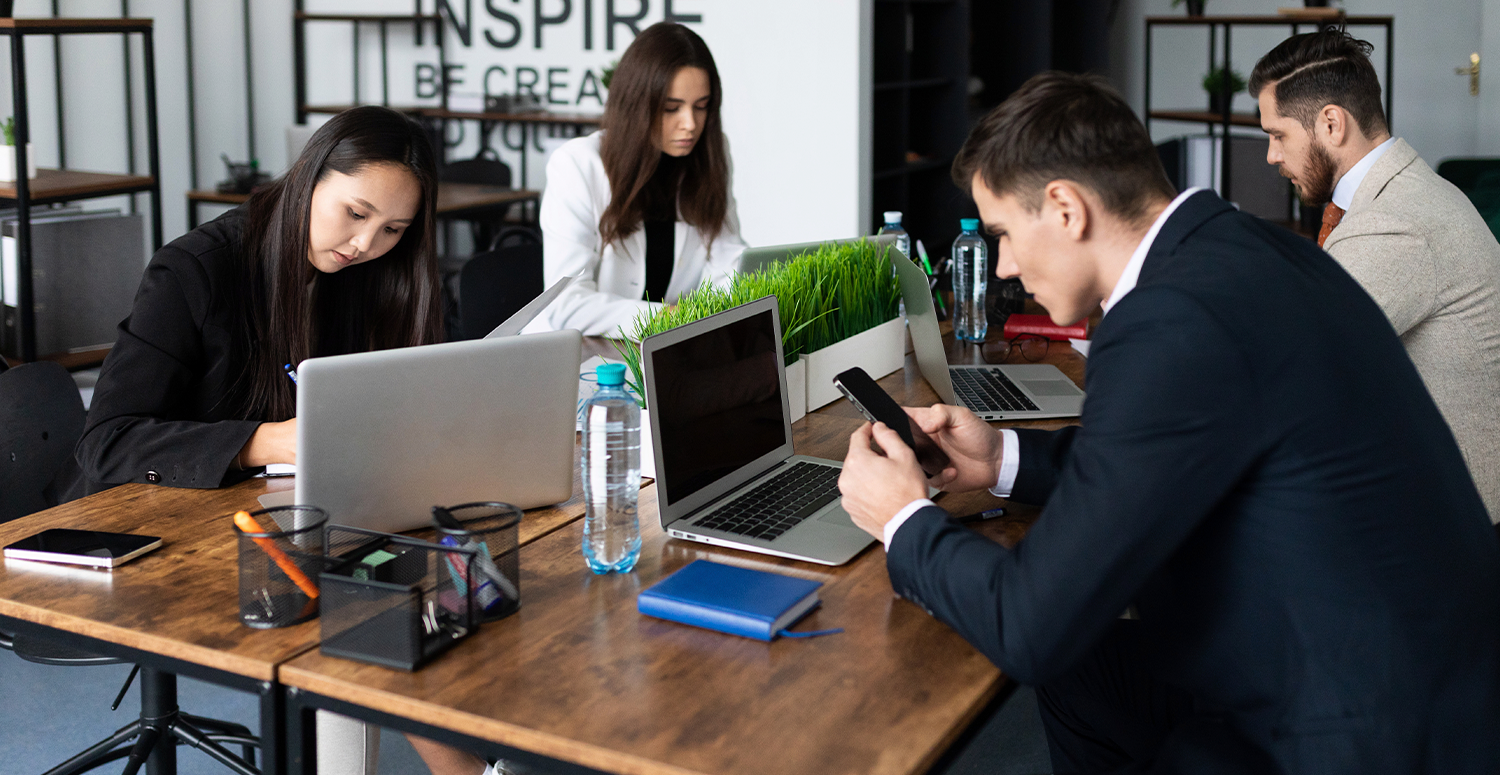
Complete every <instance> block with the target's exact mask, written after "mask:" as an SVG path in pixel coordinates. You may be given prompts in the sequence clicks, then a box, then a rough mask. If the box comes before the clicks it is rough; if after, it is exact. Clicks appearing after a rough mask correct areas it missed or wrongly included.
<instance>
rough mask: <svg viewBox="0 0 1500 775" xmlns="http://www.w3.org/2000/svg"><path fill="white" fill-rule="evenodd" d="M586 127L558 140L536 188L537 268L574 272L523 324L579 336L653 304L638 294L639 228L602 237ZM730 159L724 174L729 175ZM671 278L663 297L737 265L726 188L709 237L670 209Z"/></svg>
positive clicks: (599, 332)
mask: <svg viewBox="0 0 1500 775" xmlns="http://www.w3.org/2000/svg"><path fill="white" fill-rule="evenodd" d="M601 134H602V132H594V133H593V134H591V135H588V136H586V137H579V138H575V139H573V140H569V141H568V142H567V143H564V144H563V145H562V146H561V147H559V148H558V149H557V150H556V151H554V152H553V153H552V158H551V159H550V160H549V161H548V162H547V190H546V191H545V192H543V194H542V211H541V226H542V256H543V264H544V268H543V275H544V276H545V278H546V284H547V286H548V287H550V286H551V285H552V283H555V282H557V281H558V280H560V279H562V278H563V277H566V276H568V275H574V274H579V273H582V276H581V277H580V278H579V279H578V280H576V281H574V283H573V284H572V285H570V286H568V289H567V290H565V291H563V292H562V294H561V295H559V296H558V297H557V299H556V300H554V301H553V302H552V304H550V305H548V307H547V308H546V309H545V310H542V313H541V314H540V315H538V316H537V318H536V320H533V321H532V322H531V324H530V325H528V326H527V327H526V329H525V331H526V332H527V333H531V332H534V331H556V330H561V329H565V328H576V329H578V330H579V331H582V332H583V334H584V336H610V337H618V336H620V334H619V333H618V332H619V330H620V329H621V328H622V327H623V328H624V329H626V330H627V332H628V330H629V329H630V328H631V321H633V320H634V319H635V316H636V315H638V314H640V313H641V312H643V311H645V310H650V309H655V308H657V307H660V306H661V305H660V304H657V303H654V302H649V301H643V300H642V299H641V296H642V295H643V294H644V293H645V290H646V230H645V229H644V228H640V229H636V231H635V233H634V234H631V235H630V236H629V237H626V238H625V239H624V240H621V241H619V242H613V243H610V244H608V245H605V244H603V242H602V240H601V238H600V235H599V216H601V215H603V214H604V208H606V207H608V206H609V200H610V191H609V178H608V176H606V175H605V173H604V162H603V160H601V159H600V158H599V139H600V136H601ZM732 172H733V169H732V166H731V176H732ZM673 247H674V250H673V255H675V256H676V257H677V259H676V261H675V263H674V265H673V267H672V279H671V281H670V282H669V283H668V284H667V293H666V296H665V299H666V301H667V302H668V303H671V302H675V301H677V298H678V297H679V296H682V295H683V294H685V293H687V292H688V291H691V290H693V289H695V288H697V287H699V286H700V285H702V284H703V283H705V282H707V283H713V284H715V285H725V284H727V283H728V281H729V280H730V278H731V277H732V276H733V275H734V272H735V270H736V269H737V268H738V266H739V259H740V254H741V253H743V252H745V247H746V246H745V241H744V240H742V239H740V220H739V214H738V213H737V212H736V209H735V203H734V187H733V183H732V177H731V184H730V190H729V208H728V211H727V212H726V213H725V218H724V228H723V230H722V231H720V233H719V236H718V238H716V239H715V240H714V241H713V243H712V244H708V245H705V244H704V242H703V235H702V234H701V233H699V231H698V230H697V229H696V228H694V227H692V226H690V225H688V224H686V223H684V222H683V221H682V220H681V216H680V215H679V216H678V221H677V229H676V240H675V245H674V246H673Z"/></svg>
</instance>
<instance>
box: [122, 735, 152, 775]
mask: <svg viewBox="0 0 1500 775" xmlns="http://www.w3.org/2000/svg"><path fill="white" fill-rule="evenodd" d="M160 738H161V730H159V729H157V728H156V727H153V726H150V725H146V726H143V727H142V728H141V736H140V737H138V738H136V741H135V746H134V747H132V748H131V749H130V760H129V761H127V762H125V771H124V772H123V773H121V775H136V773H138V772H140V771H141V765H142V764H145V763H146V760H147V759H148V758H150V757H151V751H152V750H153V749H155V748H156V741H157V740H158V739H160Z"/></svg>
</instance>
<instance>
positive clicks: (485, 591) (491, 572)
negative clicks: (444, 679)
mask: <svg viewBox="0 0 1500 775" xmlns="http://www.w3.org/2000/svg"><path fill="white" fill-rule="evenodd" d="M432 521H433V523H434V524H435V525H437V534H438V541H439V543H441V544H443V545H444V546H451V547H457V548H460V549H473V550H474V551H476V552H478V553H479V554H478V557H477V558H476V559H475V564H474V570H475V574H474V575H472V576H467V577H465V579H464V580H465V581H468V582H470V585H471V586H473V588H474V593H473V600H474V618H475V619H477V620H479V621H481V622H493V621H495V620H497V619H504V618H505V617H507V616H510V615H511V614H513V613H515V612H516V610H517V609H519V608H520V607H521V573H520V570H521V568H520V564H521V563H520V553H519V551H518V548H519V546H520V538H521V510H520V509H518V508H516V507H515V506H512V505H510V504H509V503H500V502H498V501H488V502H480V503H464V504H461V505H458V506H447V507H443V506H433V507H432Z"/></svg>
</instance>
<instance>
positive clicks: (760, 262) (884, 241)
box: [740, 234, 896, 274]
mask: <svg viewBox="0 0 1500 775" xmlns="http://www.w3.org/2000/svg"><path fill="white" fill-rule="evenodd" d="M860 240H868V241H869V242H870V243H872V244H874V245H875V246H876V247H883V248H889V247H890V246H892V245H894V244H896V236H895V235H894V234H882V235H876V236H874V237H854V238H853V239H841V240H824V241H823V242H799V243H795V244H792V245H771V246H768V247H763V248H750V249H748V250H746V251H745V252H744V253H741V254H740V274H749V273H751V272H754V271H756V270H758V269H760V268H761V267H764V266H768V265H770V264H775V263H779V262H781V261H785V260H787V259H789V258H791V257H793V256H800V255H802V254H803V253H807V252H809V251H812V250H817V249H818V248H819V247H822V246H823V245H828V244H833V245H841V244H844V243H848V242H858V241H860Z"/></svg>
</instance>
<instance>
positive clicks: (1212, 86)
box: [1203, 67, 1245, 115]
mask: <svg viewBox="0 0 1500 775" xmlns="http://www.w3.org/2000/svg"><path fill="white" fill-rule="evenodd" d="M1226 77H1227V78H1228V81H1229V82H1228V84H1225V79H1226ZM1226 85H1227V86H1228V89H1226V88H1225V86H1226ZM1203 90H1204V91H1206V92H1208V112H1210V113H1213V114H1215V115H1222V114H1223V113H1224V108H1225V104H1224V98H1225V97H1226V96H1227V97H1228V98H1229V99H1230V103H1229V104H1231V105H1233V104H1234V103H1233V100H1234V95H1236V94H1239V93H1240V92H1242V91H1244V90H1245V78H1244V76H1242V75H1240V74H1239V72H1238V71H1236V70H1234V69H1233V68H1230V69H1229V70H1227V71H1226V70H1225V69H1224V68H1222V67H1215V68H1213V69H1212V70H1209V71H1208V74H1207V75H1205V76H1203Z"/></svg>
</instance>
